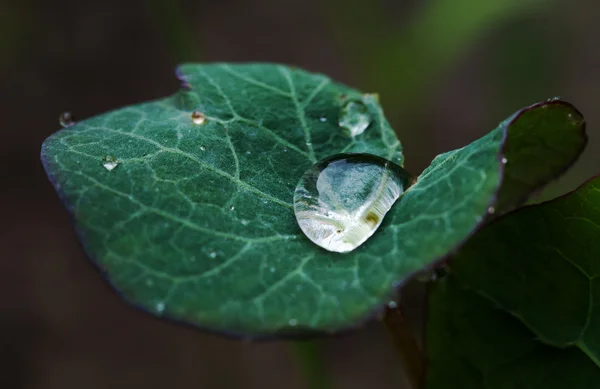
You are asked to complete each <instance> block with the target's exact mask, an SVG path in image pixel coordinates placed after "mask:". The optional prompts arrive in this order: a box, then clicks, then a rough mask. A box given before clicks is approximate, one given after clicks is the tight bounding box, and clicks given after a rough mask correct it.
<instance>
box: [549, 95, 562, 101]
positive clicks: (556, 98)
mask: <svg viewBox="0 0 600 389" xmlns="http://www.w3.org/2000/svg"><path fill="white" fill-rule="evenodd" d="M558 100H562V97H560V96H554V97H551V98H549V99H548V100H546V101H558Z"/></svg>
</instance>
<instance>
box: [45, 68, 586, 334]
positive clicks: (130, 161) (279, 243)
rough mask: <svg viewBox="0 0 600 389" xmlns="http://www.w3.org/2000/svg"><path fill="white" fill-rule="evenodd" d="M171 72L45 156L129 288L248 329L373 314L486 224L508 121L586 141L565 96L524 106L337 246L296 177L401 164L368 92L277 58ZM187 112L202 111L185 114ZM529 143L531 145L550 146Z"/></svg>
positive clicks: (168, 307) (87, 231)
mask: <svg viewBox="0 0 600 389" xmlns="http://www.w3.org/2000/svg"><path fill="white" fill-rule="evenodd" d="M179 76H180V78H181V79H182V81H183V83H184V87H185V88H184V89H182V90H181V91H180V92H179V93H177V94H176V95H175V96H173V97H170V98H166V99H163V100H159V101H154V102H150V103H144V104H140V105H136V106H131V107H127V108H123V109H120V110H116V111H113V112H109V113H107V114H104V115H101V116H98V117H95V118H91V119H88V120H85V121H83V122H81V123H78V124H76V125H75V126H73V127H70V128H66V129H64V130H62V131H59V132H57V133H56V134H54V135H53V136H51V137H50V138H48V139H47V140H46V141H45V142H44V145H43V147H42V161H43V163H44V165H45V168H46V170H47V172H48V175H49V177H50V178H51V180H52V181H53V183H54V185H55V187H56V189H57V191H58V193H59V196H60V197H61V199H62V200H63V202H64V203H65V205H66V206H67V208H68V210H69V211H70V212H71V213H72V214H73V218H74V222H75V226H76V228H77V231H78V234H79V236H80V239H81V241H82V243H83V245H84V247H85V250H86V252H87V253H88V255H89V256H90V258H92V260H93V261H94V262H95V263H96V264H97V265H98V266H99V267H100V268H101V269H102V270H103V271H104V272H105V274H106V275H107V278H108V280H109V281H110V282H111V283H112V285H113V286H114V287H115V288H116V289H118V290H119V291H121V293H122V295H123V297H124V299H126V300H127V301H129V302H130V303H132V304H134V305H136V306H139V307H141V308H144V309H146V310H149V311H151V312H153V313H154V314H156V315H161V316H165V317H168V318H172V319H175V320H178V321H182V322H186V323H190V324H193V325H196V326H199V327H202V328H207V329H211V330H216V331H221V332H226V333H230V334H241V335H243V336H246V337H260V336H269V335H297V334H305V333H320V332H335V331H339V330H342V329H346V328H350V327H354V326H356V325H357V324H359V323H361V322H363V321H364V320H366V319H368V318H370V317H372V315H373V314H375V313H377V312H380V311H381V309H382V307H383V306H384V304H385V303H386V302H387V301H388V299H389V297H390V296H391V295H392V293H393V289H394V287H397V286H398V285H400V283H402V282H403V281H404V280H405V279H406V278H407V277H409V276H410V275H412V274H414V273H415V272H418V271H420V270H421V269H422V268H423V267H425V266H428V265H431V264H432V263H433V262H435V261H437V260H439V259H440V258H442V257H443V256H445V255H447V254H448V252H449V251H451V250H453V249H454V248H456V247H457V246H458V245H459V244H460V243H461V242H463V241H464V240H466V239H467V238H468V237H469V236H470V235H471V234H472V233H473V231H474V230H475V229H476V228H478V226H479V225H480V224H481V223H482V222H483V219H484V218H483V216H484V215H485V214H486V212H487V210H488V207H489V206H490V205H491V204H494V201H495V199H496V196H497V192H498V189H499V185H500V181H501V174H502V171H503V169H502V164H501V162H500V159H501V155H500V153H501V150H502V148H503V144H504V138H505V135H506V133H507V131H508V132H509V133H510V137H511V138H512V137H513V133H514V134H517V133H520V132H521V131H527V132H531V133H536V134H537V133H539V132H542V131H545V132H548V134H547V135H546V137H545V138H544V139H547V138H548V137H549V138H553V139H554V138H557V139H563V140H564V142H562V143H561V144H560V145H564V148H565V150H563V152H564V153H565V154H567V153H571V155H573V158H575V157H576V156H577V155H578V153H579V152H580V150H579V149H578V150H575V151H573V150H571V148H572V144H573V143H574V141H572V140H573V139H574V138H577V139H578V140H580V141H581V142H580V143H581V146H582V145H583V143H585V142H584V139H582V135H581V134H582V133H581V126H582V122H583V121H582V118H581V116H580V115H579V114H578V113H577V111H576V110H575V109H574V108H573V107H572V106H571V105H570V104H568V103H565V102H562V101H553V102H549V103H541V104H538V105H535V106H532V107H530V108H527V109H525V110H523V111H521V112H520V113H519V114H517V115H516V116H515V117H513V118H512V119H510V120H508V121H506V122H504V123H502V124H501V125H500V126H499V127H498V128H497V129H496V130H494V131H492V132H491V133H490V134H489V135H487V136H486V137H484V138H482V139H480V140H478V141H476V142H474V143H472V144H471V145H469V146H467V147H465V148H463V149H461V150H456V151H453V152H450V153H446V154H444V155H442V156H439V157H438V158H436V160H435V161H434V162H433V164H432V166H431V167H429V168H428V169H427V170H426V171H425V172H424V173H423V174H422V175H421V176H420V177H419V179H418V181H417V183H416V184H415V185H414V186H413V187H411V189H410V190H408V191H407V192H405V193H404V195H403V196H401V198H400V199H399V200H398V201H397V203H396V204H395V206H394V207H393V209H392V210H391V211H390V212H389V213H388V215H387V216H386V218H385V219H384V221H383V223H382V225H381V227H380V229H379V230H378V231H377V232H376V233H375V234H374V235H373V237H371V238H370V239H369V240H368V241H367V242H366V243H365V244H363V245H362V246H361V247H359V248H358V249H356V250H354V251H353V252H351V253H348V254H336V253H331V252H327V251H325V250H323V249H321V248H319V247H317V246H316V245H314V244H312V243H311V242H310V241H309V240H308V239H307V238H306V237H305V236H304V235H303V234H302V232H301V231H300V229H299V227H298V225H297V223H296V220H295V217H294V213H293V209H292V204H291V202H292V199H293V193H294V188H295V185H296V183H297V182H298V181H299V179H300V177H301V176H302V174H303V173H304V171H306V170H307V169H308V168H310V167H311V166H312V164H313V163H314V162H316V161H317V160H320V159H322V158H324V157H327V156H330V155H333V154H337V153H340V152H367V153H371V154H375V155H378V156H381V157H384V158H387V159H390V160H393V161H395V162H397V163H401V162H402V154H401V148H400V144H399V142H398V140H397V139H396V137H395V135H394V132H393V131H392V129H391V128H390V126H389V124H388V123H387V121H386V120H385V118H384V117H383V113H382V111H381V107H380V106H379V104H378V102H377V98H376V96H375V95H363V94H361V93H359V92H358V91H355V90H353V89H350V88H348V87H345V86H343V85H340V84H337V83H334V82H332V81H331V80H329V79H328V78H327V77H325V76H322V75H316V74H310V73H307V72H305V71H302V70H299V69H294V68H288V67H285V66H278V65H268V64H247V65H227V64H215V65H191V64H190V65H184V66H182V67H181V68H180V69H179ZM348 101H361V102H362V103H363V104H365V105H366V106H367V112H368V114H369V115H370V116H371V119H372V120H371V121H370V124H369V127H368V128H367V129H366V130H365V131H364V133H361V134H359V135H356V136H355V137H351V136H349V135H348V131H347V130H346V129H345V128H341V127H339V126H338V123H339V115H340V111H341V110H342V108H343V105H344V104H346V103H347V102H348ZM194 110H198V111H200V112H201V113H202V114H204V115H205V118H206V119H205V122H204V124H201V125H199V124H194V122H193V121H192V112H193V111H194ZM569 115H570V116H569ZM197 116H198V120H199V121H201V119H202V116H201V115H197ZM537 123H543V124H544V126H543V128H542V127H540V126H538V125H537ZM546 125H550V129H548V128H546ZM560 145H559V146H560ZM538 147H539V149H540V150H539V152H537V153H536V154H535V157H536V158H546V157H548V156H549V155H550V154H554V152H555V150H553V149H552V150H550V149H548V147H546V142H544V143H542V144H540V145H538ZM509 158H510V157H509ZM520 161H527V159H526V158H523V159H522V160H520ZM535 161H536V162H537V159H536V160H535ZM115 162H116V166H115ZM569 163H570V161H569ZM563 168H564V166H560V169H559V170H562V169H563ZM557 172H558V171H554V170H553V171H552V174H554V173H557ZM534 176H535V175H534ZM529 178H530V177H528V179H529ZM534 178H539V177H538V176H535V177H534ZM548 178H549V177H546V176H544V177H542V178H541V179H543V180H546V179H548ZM527 188H528V187H527ZM522 194H524V193H522Z"/></svg>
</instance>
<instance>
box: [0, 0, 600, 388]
mask: <svg viewBox="0 0 600 389" xmlns="http://www.w3.org/2000/svg"><path fill="white" fill-rule="evenodd" d="M598 20H600V2H598V1H597V0H427V1H425V0H410V1H408V0H407V1H402V0H395V1H394V0H371V1H365V0H345V1H341V0H322V1H318V0H252V1H250V0H221V1H203V0H197V1H184V0H180V1H160V0H153V1H143V0H131V1H126V0H104V1H95V2H92V1H82V0H55V1H48V0H0V70H1V71H0V103H1V104H0V110H1V111H0V112H2V115H0V118H1V121H2V133H3V134H4V135H5V136H4V141H2V142H0V172H2V181H1V182H2V190H1V191H0V207H1V208H0V210H1V217H2V219H1V220H2V221H3V222H4V224H3V225H2V227H0V232H1V235H0V301H1V305H0V359H1V361H0V388H32V389H33V388H35V389H50V388H60V389H69V388H90V389H94V388H127V389H131V388H142V387H143V388H148V389H150V388H282V387H285V388H289V389H295V388H298V389H300V388H304V387H305V382H304V378H303V376H302V374H301V371H300V369H299V367H298V366H297V363H296V360H295V358H294V354H293V352H292V349H291V348H290V346H289V344H287V343H283V342H269V343H248V342H241V341H233V340H229V339H224V338H221V337H218V336H215V335H211V334H206V333H202V332H199V331H195V330H192V329H190V328H182V327H178V326H175V325H172V324H170V323H166V322H162V321H160V320H158V319H154V318H150V317H149V316H147V315H145V314H143V313H142V312H138V311H136V310H134V309H131V308H129V307H127V306H125V304H123V303H121V302H120V300H119V299H118V298H117V297H116V295H115V294H114V293H112V292H111V291H110V290H109V289H108V287H106V286H105V284H104V283H103V281H102V280H101V278H100V277H99V276H98V274H97V273H96V271H95V270H94V269H93V268H92V266H90V265H89V264H88V262H87V261H86V259H85V257H84V254H83V252H82V250H81V249H80V248H79V246H78V244H77V241H76V239H75V236H74V234H73V231H72V229H71V226H70V225H69V221H68V217H67V214H66V213H65V212H64V210H63V209H62V208H61V205H60V204H59V201H58V199H57V197H56V195H55V193H54V192H53V190H52V188H51V186H50V184H49V183H48V182H47V180H46V176H45V173H44V171H43V169H42V166H41V164H40V162H39V150H40V145H41V143H42V141H43V140H44V138H45V137H47V136H48V135H50V134H51V133H52V132H54V131H56V130H57V129H58V128H59V126H58V116H59V114H60V113H61V112H62V111H67V110H68V111H72V112H73V115H74V116H75V118H76V119H77V118H79V119H81V118H86V117H89V116H91V115H95V114H99V113H102V112H104V111H107V110H111V109H114V108H117V107H121V106H123V105H128V104H133V103H137V102H141V101H144V100H148V99H154V98H158V97H162V96H166V95H169V94H172V93H173V92H174V91H175V89H176V88H177V86H178V84H177V82H176V80H175V77H174V74H173V69H174V66H175V65H176V63H178V62H181V61H190V60H194V61H207V62H210V61H275V62H284V63H288V64H293V65H297V66H299V67H303V68H306V69H308V70H312V71H316V72H322V73H326V74H328V75H330V76H332V77H333V78H335V79H337V80H339V81H342V82H344V83H346V84H349V85H351V86H354V87H357V88H359V89H361V90H363V91H365V92H378V93H379V94H380V96H381V101H382V104H383V105H384V108H385V110H386V113H387V116H388V118H389V119H390V120H391V121H392V123H393V125H394V128H396V129H397V132H398V134H399V136H400V139H401V140H402V142H403V144H404V147H405V152H406V157H407V161H406V166H407V168H408V169H409V170H410V171H412V172H413V173H419V172H420V171H421V170H422V169H423V168H424V167H426V166H427V165H428V163H429V162H430V161H431V159H432V158H433V157H434V156H435V155H436V154H438V153H440V152H443V151H447V150H450V149H454V148H457V147H461V146H463V145H465V144H467V143H468V142H471V141H472V140H474V139H476V138H478V137H479V136H481V135H483V134H485V133H486V132H487V131H489V130H491V129H492V128H493V127H495V126H496V124H497V123H498V122H499V121H501V120H502V119H504V118H505V117H507V116H508V115H510V114H511V113H512V112H514V111H515V110H517V109H519V108H521V107H522V106H525V105H528V104H531V103H534V102H536V101H540V100H544V99H546V98H549V97H552V96H556V95H560V96H562V97H564V98H565V99H567V100H569V101H571V102H572V103H574V104H575V105H576V106H577V107H578V108H579V109H580V110H581V111H582V112H583V114H584V115H585V117H586V118H587V121H588V132H589V136H590V144H589V146H588V149H587V151H586V153H585V155H584V156H583V157H582V158H581V160H580V161H579V162H578V163H577V165H576V166H575V167H574V168H573V169H572V170H571V171H570V172H569V173H568V174H567V175H566V176H565V177H564V178H563V179H561V180H560V181H558V182H557V183H556V184H554V185H552V186H551V188H550V189H549V190H548V191H546V192H545V194H544V196H545V197H546V198H548V197H552V196H555V195H557V194H560V193H563V192H565V191H567V190H570V189H573V188H574V187H576V186H577V185H578V184H579V183H581V182H582V181H583V180H584V179H586V178H588V177H589V176H591V175H593V174H594V173H599V172H600V163H599V162H600V157H599V156H598V153H599V152H600V23H598ZM417 311H418V310H417ZM415 320H417V319H415ZM322 346H323V348H324V352H325V358H326V366H327V369H328V371H329V372H330V373H331V374H332V377H333V382H334V384H335V387H336V388H349V389H351V388H401V387H402V386H403V385H402V381H403V379H402V375H401V372H400V371H399V364H398V362H397V360H396V359H395V355H394V350H393V349H392V347H391V345H390V344H388V342H387V338H386V334H385V332H384V331H383V329H382V328H380V326H378V325H375V324H374V325H370V326H367V328H365V329H363V330H360V331H357V332H354V333H351V334H348V335H346V336H343V337H339V338H335V339H331V340H325V341H323V342H322ZM449 379H451V378H450V377H449Z"/></svg>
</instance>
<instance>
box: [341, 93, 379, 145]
mask: <svg viewBox="0 0 600 389" xmlns="http://www.w3.org/2000/svg"><path fill="white" fill-rule="evenodd" d="M338 124H339V126H340V127H342V128H344V129H346V130H347V131H348V133H349V135H350V136H351V137H353V138H354V137H355V136H358V135H360V134H362V133H363V132H365V130H366V129H367V127H369V124H371V115H369V111H368V109H367V106H366V105H365V104H363V103H362V102H360V101H350V102H348V103H346V104H345V105H344V106H343V107H342V109H341V111H340V120H339V122H338Z"/></svg>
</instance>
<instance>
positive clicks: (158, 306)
mask: <svg viewBox="0 0 600 389" xmlns="http://www.w3.org/2000/svg"><path fill="white" fill-rule="evenodd" d="M154 308H155V309H156V312H158V313H162V312H163V311H164V310H165V303H163V302H159V303H156V306H155V307H154Z"/></svg>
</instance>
